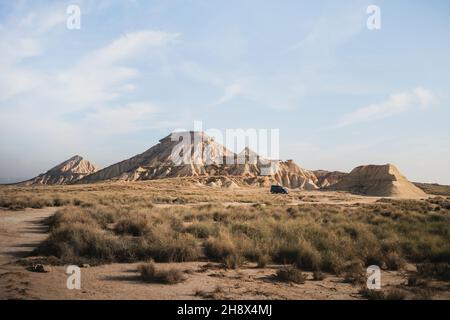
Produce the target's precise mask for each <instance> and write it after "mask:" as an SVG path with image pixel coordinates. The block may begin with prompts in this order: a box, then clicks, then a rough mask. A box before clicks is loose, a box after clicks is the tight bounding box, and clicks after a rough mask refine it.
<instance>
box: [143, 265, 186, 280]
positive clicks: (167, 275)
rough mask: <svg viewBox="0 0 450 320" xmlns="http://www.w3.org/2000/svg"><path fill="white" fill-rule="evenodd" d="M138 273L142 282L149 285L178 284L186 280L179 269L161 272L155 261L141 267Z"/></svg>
mask: <svg viewBox="0 0 450 320" xmlns="http://www.w3.org/2000/svg"><path fill="white" fill-rule="evenodd" d="M138 271H139V273H140V275H141V279H142V281H145V282H149V283H155V282H156V283H165V284H176V283H180V282H183V281H185V280H186V278H185V277H184V275H183V273H182V272H181V271H180V270H177V269H168V270H160V269H158V268H157V267H156V265H155V263H154V262H153V261H150V262H148V263H143V264H141V265H139V267H138Z"/></svg>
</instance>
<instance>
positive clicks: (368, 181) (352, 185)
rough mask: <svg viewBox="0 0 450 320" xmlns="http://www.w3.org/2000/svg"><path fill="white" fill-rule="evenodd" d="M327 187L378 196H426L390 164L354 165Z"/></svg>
mask: <svg viewBox="0 0 450 320" xmlns="http://www.w3.org/2000/svg"><path fill="white" fill-rule="evenodd" d="M329 188H330V189H332V190H342V191H349V192H352V193H356V194H362V195H368V196H379V197H400V198H416V197H424V196H426V194H425V193H424V192H423V191H422V190H421V189H419V188H417V187H416V186H415V185H413V184H412V183H411V182H409V181H408V180H407V179H406V178H405V177H404V176H403V175H402V174H401V173H400V172H399V171H398V170H397V168H396V167H395V166H394V165H392V164H386V165H367V166H359V167H356V168H355V169H353V170H352V171H351V172H350V173H349V174H348V175H346V176H344V177H343V178H342V180H341V181H339V182H338V183H336V184H334V185H332V186H330V187H329Z"/></svg>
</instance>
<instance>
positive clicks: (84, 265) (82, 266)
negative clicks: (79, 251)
mask: <svg viewBox="0 0 450 320" xmlns="http://www.w3.org/2000/svg"><path fill="white" fill-rule="evenodd" d="M80 267H81V268H90V267H91V266H90V265H89V264H87V263H83V264H81V265H80Z"/></svg>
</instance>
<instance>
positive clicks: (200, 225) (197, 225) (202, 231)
mask: <svg viewBox="0 0 450 320" xmlns="http://www.w3.org/2000/svg"><path fill="white" fill-rule="evenodd" d="M185 231H186V232H188V233H190V234H192V235H194V236H195V237H196V238H200V239H207V238H208V237H210V236H214V235H217V228H216V227H215V226H214V225H213V224H212V223H210V222H209V223H208V222H194V223H192V224H191V225H189V226H188V227H186V228H185Z"/></svg>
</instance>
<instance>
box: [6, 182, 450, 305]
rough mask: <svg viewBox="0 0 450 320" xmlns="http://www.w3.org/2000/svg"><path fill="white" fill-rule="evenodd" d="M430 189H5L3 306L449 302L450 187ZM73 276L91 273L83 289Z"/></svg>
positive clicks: (151, 185) (160, 185) (175, 185)
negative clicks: (421, 193)
mask: <svg viewBox="0 0 450 320" xmlns="http://www.w3.org/2000/svg"><path fill="white" fill-rule="evenodd" d="M422 187H428V188H429V189H427V191H428V192H431V193H439V194H440V195H432V194H429V195H426V196H425V197H422V198H417V199H395V198H383V197H370V196H358V195H354V194H350V193H348V192H341V191H323V190H315V191H306V190H291V192H290V193H289V195H273V194H270V192H269V189H268V188H265V187H255V186H246V185H242V184H241V185H239V183H237V188H218V187H211V186H207V185H204V184H200V183H198V179H194V178H171V179H158V180H151V181H137V182H129V181H128V182H125V181H122V182H121V181H118V182H109V183H96V184H89V185H84V184H81V185H64V186H1V187H0V206H1V207H3V209H2V210H1V211H0V246H1V248H0V255H1V256H0V262H1V271H0V297H1V298H2V299H449V298H450V290H449V288H450V282H449V281H450V279H449V275H450V272H449V264H448V261H449V256H450V238H449V237H450V236H449V227H450V198H449V194H448V189H445V188H438V189H436V188H434V189H433V186H422ZM374 264H375V265H379V266H380V267H381V269H382V289H381V290H375V291H371V290H367V289H366V267H367V266H368V265H374ZM67 265H78V266H81V289H80V290H69V289H67V287H66V281H67V277H68V275H67V274H66V266H67ZM36 266H40V267H43V268H44V269H45V270H41V271H45V272H36V271H39V270H36Z"/></svg>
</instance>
